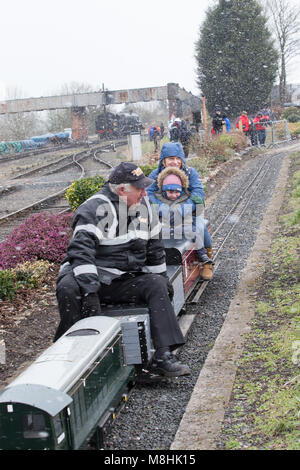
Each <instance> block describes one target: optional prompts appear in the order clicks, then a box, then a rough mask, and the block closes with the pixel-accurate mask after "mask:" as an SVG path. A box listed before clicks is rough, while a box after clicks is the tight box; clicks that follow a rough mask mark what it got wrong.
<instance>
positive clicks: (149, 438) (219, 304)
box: [105, 152, 286, 450]
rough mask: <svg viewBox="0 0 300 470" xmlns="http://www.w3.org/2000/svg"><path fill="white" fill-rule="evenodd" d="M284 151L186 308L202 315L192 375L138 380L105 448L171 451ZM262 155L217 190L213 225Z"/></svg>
mask: <svg viewBox="0 0 300 470" xmlns="http://www.w3.org/2000/svg"><path fill="white" fill-rule="evenodd" d="M277 153H278V152H277ZM285 155H286V154H284V152H282V153H280V154H278V155H276V157H273V158H272V164H271V167H270V170H269V171H268V172H267V174H266V176H265V178H264V181H263V184H262V185H261V187H260V188H259V189H258V190H257V191H256V194H255V197H254V198H253V199H252V201H251V203H250V205H249V207H248V209H247V211H246V213H245V214H244V216H243V218H242V219H241V220H240V222H239V224H238V226H237V230H236V231H235V233H233V234H232V235H231V237H230V241H229V242H228V243H227V244H226V246H225V247H224V250H223V251H222V254H221V259H223V260H226V263H221V265H220V266H219V268H218V270H217V272H216V273H215V276H214V279H213V281H212V282H211V283H210V284H209V286H208V288H207V289H206V291H205V292H204V294H203V295H202V297H201V298H200V301H199V303H198V305H196V306H189V307H188V309H187V313H196V314H197V316H196V319H195V321H194V323H193V326H192V328H191V330H190V332H189V335H188V338H187V342H186V345H185V346H184V347H183V348H182V350H181V351H180V353H179V358H180V359H181V360H182V361H184V362H186V363H188V364H189V366H190V368H191V370H192V375H191V376H190V377H183V378H180V379H176V380H175V381H173V382H172V381H170V382H168V383H167V384H155V385H147V386H145V385H138V386H137V387H136V388H135V389H134V391H133V393H132V395H131V397H130V400H129V402H128V404H127V405H126V407H125V409H124V410H123V411H122V413H121V414H120V415H119V417H118V419H117V421H116V423H115V425H114V428H113V431H112V433H111V435H110V437H109V439H108V441H107V445H106V447H105V448H106V449H109V450H117V449H118V450H141V449H143V450H167V449H169V448H170V446H171V444H172V442H173V440H174V436H175V434H176V431H177V428H178V426H179V424H180V421H181V419H182V416H183V413H184V411H185V408H186V406H187V404H188V402H189V399H190V396H191V393H192V391H193V388H194V386H195V383H196V381H197V379H198V376H199V373H200V371H201V368H202V366H203V364H204V362H205V359H206V356H207V354H208V352H209V350H210V349H211V348H212V347H213V345H214V342H215V340H216V338H217V336H218V334H219V332H220V329H221V327H222V325H223V322H224V319H225V318H226V314H227V311H228V308H229V305H230V302H231V300H232V299H233V297H234V295H235V292H236V288H237V285H238V282H239V279H240V276H241V272H242V270H243V268H244V266H245V264H246V262H247V257H248V256H249V253H250V251H251V249H252V247H253V244H254V242H255V240H256V234H257V230H258V228H259V226H260V223H261V220H262V218H263V215H264V212H265V210H266V207H267V205H268V203H269V201H270V197H271V195H272V191H273V188H274V186H275V184H276V181H277V178H278V175H279V172H280V169H281V166H282V162H283V159H284V156H285ZM263 158H265V157H263V156H258V157H256V158H254V159H251V160H250V161H248V163H247V164H246V165H245V167H244V169H243V170H242V171H241V172H240V173H239V175H238V176H236V177H233V178H232V179H231V180H230V184H228V185H227V187H226V188H224V189H223V190H222V192H220V194H218V196H217V197H216V198H215V201H214V203H213V204H212V205H211V206H210V207H209V208H208V209H207V210H206V216H208V218H209V219H210V220H211V222H212V223H213V229H214V224H216V223H218V221H219V220H220V218H221V217H222V216H223V215H224V213H225V211H226V209H227V208H231V207H232V205H233V204H234V202H235V201H236V199H237V196H238V194H239V192H240V190H241V188H243V187H245V184H248V182H249V181H250V180H251V179H252V178H253V176H254V174H255V173H256V172H257V169H258V168H259V166H260V165H261V163H262V159H263Z"/></svg>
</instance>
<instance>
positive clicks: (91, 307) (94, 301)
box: [81, 293, 101, 318]
mask: <svg viewBox="0 0 300 470" xmlns="http://www.w3.org/2000/svg"><path fill="white" fill-rule="evenodd" d="M81 314H82V318H87V317H94V316H96V315H101V307H100V300H99V297H98V294H96V293H95V294H88V295H85V296H83V297H82V303H81Z"/></svg>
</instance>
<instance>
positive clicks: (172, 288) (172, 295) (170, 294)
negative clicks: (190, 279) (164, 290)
mask: <svg viewBox="0 0 300 470" xmlns="http://www.w3.org/2000/svg"><path fill="white" fill-rule="evenodd" d="M168 294H169V297H170V300H171V302H172V300H173V298H174V287H173V286H172V284H171V282H170V281H169V279H168Z"/></svg>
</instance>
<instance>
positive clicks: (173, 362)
mask: <svg viewBox="0 0 300 470" xmlns="http://www.w3.org/2000/svg"><path fill="white" fill-rule="evenodd" d="M151 369H152V371H153V372H155V373H157V374H159V375H164V376H165V377H178V376H180V375H190V374H191V370H190V368H189V366H188V365H186V364H182V363H181V362H180V361H179V360H178V359H177V358H176V357H175V356H174V355H173V354H172V353H171V352H170V351H166V352H164V353H163V354H162V355H161V356H159V357H156V358H155V359H154V360H153V363H152V368H151Z"/></svg>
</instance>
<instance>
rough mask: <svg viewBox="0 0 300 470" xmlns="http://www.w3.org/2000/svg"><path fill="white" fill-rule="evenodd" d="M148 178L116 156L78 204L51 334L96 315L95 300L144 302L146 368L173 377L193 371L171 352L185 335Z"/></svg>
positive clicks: (98, 303)
mask: <svg viewBox="0 0 300 470" xmlns="http://www.w3.org/2000/svg"><path fill="white" fill-rule="evenodd" d="M152 182H153V180H151V179H150V178H147V177H146V176H145V175H144V173H143V172H142V170H141V169H140V168H139V167H137V165H135V164H134V163H131V162H122V163H120V164H119V165H118V166H117V167H116V168H114V170H113V171H112V173H111V174H110V176H109V178H108V182H107V183H105V184H104V185H103V186H102V188H101V190H100V191H99V192H97V193H96V194H94V195H93V196H92V197H90V198H89V199H88V200H87V201H85V202H84V203H83V204H81V206H79V208H78V209H77V210H76V212H75V214H74V217H73V223H72V227H73V230H74V233H73V237H72V239H71V241H70V243H69V246H68V249H67V256H66V258H65V260H64V261H63V263H62V266H61V269H60V272H59V275H58V278H57V288H56V295H57V301H58V307H59V313H60V318H61V321H60V324H59V326H58V328H57V331H56V334H55V338H54V341H56V340H57V339H58V338H60V337H61V336H62V335H63V334H64V333H65V332H66V331H67V330H68V329H69V328H70V327H71V326H72V325H73V324H74V323H75V322H77V321H78V320H80V319H81V318H85V317H89V316H95V315H101V303H102V304H119V303H125V304H126V303H130V302H133V303H137V304H146V305H147V306H148V309H149V317H150V328H151V336H152V340H153V344H154V348H155V353H154V357H153V364H152V369H153V370H154V371H155V372H156V373H158V374H160V375H165V376H167V377H176V376H181V375H186V374H190V373H191V371H190V369H189V367H188V366H187V365H185V364H182V363H181V362H180V361H179V360H178V359H177V358H176V357H175V356H174V355H173V354H172V353H171V351H173V350H174V349H177V348H178V347H179V346H182V345H183V344H184V343H185V341H184V337H183V335H182V332H181V330H180V328H179V325H178V321H177V318H176V315H175V312H174V308H173V306H172V303H171V298H172V296H173V294H172V291H173V286H172V284H171V283H170V281H169V279H168V277H167V267H166V259H165V258H166V256H165V249H164V245H163V242H162V237H161V224H160V222H159V220H158V216H157V213H156V211H155V210H154V207H153V206H152V205H151V204H150V202H149V200H148V198H147V195H146V189H145V188H146V187H147V186H148V185H149V184H151V183H152Z"/></svg>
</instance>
